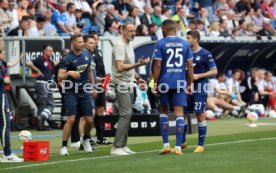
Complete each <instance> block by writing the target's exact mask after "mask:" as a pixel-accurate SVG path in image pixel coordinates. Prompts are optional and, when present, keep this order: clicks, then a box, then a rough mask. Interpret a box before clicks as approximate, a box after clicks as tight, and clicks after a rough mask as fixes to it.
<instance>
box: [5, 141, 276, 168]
mask: <svg viewBox="0 0 276 173" xmlns="http://www.w3.org/2000/svg"><path fill="white" fill-rule="evenodd" d="M275 139H276V137H274V138H259V139H248V140H240V141H231V142H220V143H213V144H206V145H205V146H217V145H227V144H237V143H246V142H255V141H265V140H275ZM190 147H195V146H188V148H190ZM157 151H159V150H150V151H142V152H137V153H136V154H144V153H152V152H157ZM62 157H64V156H62ZM112 157H120V156H111V155H107V156H99V157H87V158H81V159H72V160H63V161H55V162H45V163H38V164H30V165H23V166H15V167H9V168H3V169H1V170H0V171H3V170H14V169H21V168H30V167H37V166H45V165H54V164H60V163H68V162H78V161H84V160H95V159H105V158H112Z"/></svg>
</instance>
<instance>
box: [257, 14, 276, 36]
mask: <svg viewBox="0 0 276 173" xmlns="http://www.w3.org/2000/svg"><path fill="white" fill-rule="evenodd" d="M275 33H276V32H275V30H274V29H273V27H272V24H271V20H270V19H265V20H264V25H263V29H261V30H260V31H258V32H257V37H258V39H260V36H267V38H268V39H269V40H271V39H272V36H274V35H275Z"/></svg>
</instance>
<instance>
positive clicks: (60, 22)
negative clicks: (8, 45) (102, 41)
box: [0, 0, 276, 40]
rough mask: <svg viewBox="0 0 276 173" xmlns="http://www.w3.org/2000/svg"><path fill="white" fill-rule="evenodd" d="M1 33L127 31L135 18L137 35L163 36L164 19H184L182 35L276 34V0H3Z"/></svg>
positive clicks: (106, 33) (180, 23)
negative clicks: (194, 33)
mask: <svg viewBox="0 0 276 173" xmlns="http://www.w3.org/2000/svg"><path fill="white" fill-rule="evenodd" d="M0 7H1V9H0V26H1V34H2V35H9V36H15V35H16V36H18V35H19V36H55V35H59V36H68V35H72V34H74V33H78V32H82V33H84V34H87V33H88V32H89V31H91V30H93V31H97V32H99V33H100V35H102V36H118V35H121V34H122V27H121V26H122V24H123V23H125V22H127V23H133V24H134V25H135V26H136V27H137V30H136V35H137V36H150V37H151V38H152V39H153V40H157V39H158V38H160V37H162V32H161V29H160V26H161V23H162V21H164V20H165V19H169V18H170V19H172V20H174V21H176V22H177V23H178V32H177V34H178V35H179V36H185V33H186V32H187V31H189V30H197V31H199V32H200V34H201V36H224V37H227V36H269V37H270V36H273V35H275V28H276V20H275V17H276V1H275V0H1V1H0Z"/></svg>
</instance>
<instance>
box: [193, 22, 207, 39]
mask: <svg viewBox="0 0 276 173" xmlns="http://www.w3.org/2000/svg"><path fill="white" fill-rule="evenodd" d="M196 30H197V31H198V32H199V34H200V36H201V37H205V36H206V34H207V33H206V29H205V26H204V22H202V21H201V20H197V21H196Z"/></svg>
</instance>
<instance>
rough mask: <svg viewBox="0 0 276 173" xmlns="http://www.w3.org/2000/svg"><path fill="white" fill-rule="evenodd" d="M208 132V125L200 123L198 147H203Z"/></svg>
mask: <svg viewBox="0 0 276 173" xmlns="http://www.w3.org/2000/svg"><path fill="white" fill-rule="evenodd" d="M206 132H207V123H206V121H202V122H199V123H198V145H200V146H203V145H204V141H205V136H206Z"/></svg>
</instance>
